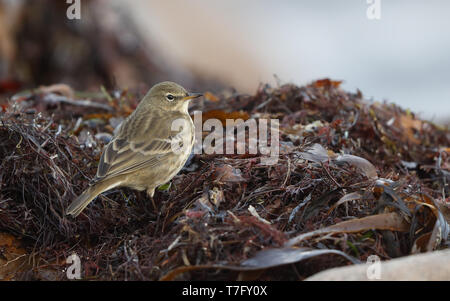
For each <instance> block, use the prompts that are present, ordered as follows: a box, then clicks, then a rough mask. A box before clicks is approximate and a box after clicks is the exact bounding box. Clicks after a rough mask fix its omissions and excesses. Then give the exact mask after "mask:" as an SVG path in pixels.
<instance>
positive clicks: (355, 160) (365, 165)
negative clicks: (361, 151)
mask: <svg viewBox="0 0 450 301" xmlns="http://www.w3.org/2000/svg"><path fill="white" fill-rule="evenodd" d="M336 161H337V162H346V163H349V164H351V165H353V166H355V167H356V168H358V169H359V170H360V171H361V172H362V173H363V174H364V175H365V176H366V177H367V178H369V179H371V180H376V179H378V174H377V169H376V168H375V166H373V164H372V163H370V162H369V161H367V160H366V159H364V158H361V157H358V156H353V155H347V154H345V155H339V156H338V157H337V158H336Z"/></svg>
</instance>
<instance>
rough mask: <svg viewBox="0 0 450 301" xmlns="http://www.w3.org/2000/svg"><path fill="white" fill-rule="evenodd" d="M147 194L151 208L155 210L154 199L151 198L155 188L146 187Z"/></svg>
mask: <svg viewBox="0 0 450 301" xmlns="http://www.w3.org/2000/svg"><path fill="white" fill-rule="evenodd" d="M147 194H148V197H149V198H150V200H152V205H153V209H154V210H155V211H156V205H155V199H154V198H153V196H154V195H155V188H149V189H147Z"/></svg>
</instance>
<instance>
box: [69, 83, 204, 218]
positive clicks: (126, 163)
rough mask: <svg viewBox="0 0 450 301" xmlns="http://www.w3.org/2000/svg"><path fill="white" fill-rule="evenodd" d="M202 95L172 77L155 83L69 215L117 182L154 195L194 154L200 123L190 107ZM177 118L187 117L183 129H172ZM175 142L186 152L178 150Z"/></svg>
mask: <svg viewBox="0 0 450 301" xmlns="http://www.w3.org/2000/svg"><path fill="white" fill-rule="evenodd" d="M169 94H170V95H171V96H173V98H174V99H173V100H170V99H169ZM198 96H200V95H199V94H198V95H197V94H195V95H189V94H188V93H187V92H186V90H185V89H184V88H183V87H181V86H179V85H177V84H175V83H172V82H163V83H160V84H157V85H155V86H153V87H152V88H151V89H150V91H149V92H148V93H147V95H146V96H145V97H144V98H143V99H142V101H141V102H140V103H139V105H138V107H137V108H136V110H135V111H134V112H133V113H132V114H131V115H130V116H129V117H128V118H127V119H125V120H124V122H123V123H122V125H121V126H120V129H119V131H118V132H117V134H116V135H115V136H114V137H113V139H112V140H111V141H110V142H109V143H108V145H107V146H106V147H105V149H104V151H103V154H102V156H101V159H100V162H99V165H98V169H97V175H96V176H95V178H94V179H93V182H92V184H91V186H90V187H89V188H88V189H87V190H86V191H85V192H83V193H82V194H81V195H80V196H79V197H78V198H77V199H76V200H75V201H73V203H72V204H70V206H69V207H68V208H67V211H66V212H67V214H70V215H73V216H74V217H76V216H78V215H79V214H80V213H81V211H83V209H84V208H86V206H87V205H88V204H89V203H90V202H91V201H92V200H93V199H94V198H95V197H96V196H97V195H99V194H101V193H102V192H104V191H106V190H109V189H112V188H114V187H120V186H126V187H130V188H133V189H136V190H146V191H147V193H148V195H149V196H150V197H153V194H154V191H155V188H156V187H158V186H159V185H162V184H164V183H167V182H168V181H169V180H170V179H172V178H173V177H174V176H175V175H176V174H177V173H178V172H179V171H180V169H181V168H182V167H183V166H184V164H185V162H186V160H187V159H188V157H189V154H190V153H191V150H192V146H193V144H194V124H193V122H192V119H191V117H190V116H189V113H188V110H187V108H188V104H189V100H190V99H192V98H195V97H198ZM174 120H179V121H182V122H183V124H184V126H183V128H178V127H174V128H173V129H172V123H173V121H174ZM173 146H178V147H182V150H183V151H182V152H181V153H180V152H179V151H175V152H174V149H173Z"/></svg>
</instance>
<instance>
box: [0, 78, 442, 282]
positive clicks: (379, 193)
mask: <svg viewBox="0 0 450 301" xmlns="http://www.w3.org/2000/svg"><path fill="white" fill-rule="evenodd" d="M339 84H340V83H339V82H335V81H331V80H328V79H324V80H319V81H316V82H313V83H312V84H310V85H308V86H305V87H296V86H294V85H290V84H287V85H283V86H280V87H276V88H271V87H269V86H261V87H260V88H259V89H258V91H257V93H256V94H255V95H254V96H248V95H233V94H229V95H225V94H224V95H220V96H217V95H213V94H211V93H207V94H206V97H205V100H204V101H203V102H202V103H198V104H195V105H194V106H195V107H194V108H193V109H197V110H201V111H202V112H203V121H205V120H206V119H208V118H217V119H219V120H223V121H224V120H225V119H227V118H233V119H235V118H242V119H248V118H256V119H258V118H276V119H279V120H280V141H279V143H280V156H279V158H278V162H277V163H276V164H275V165H263V164H261V162H260V159H261V156H260V155H252V154H242V155H214V154H213V155H206V154H200V155H198V154H197V155H193V156H192V157H191V159H190V160H189V161H188V163H187V165H186V166H185V168H184V169H183V170H182V172H181V173H180V174H179V175H177V176H176V177H175V178H174V179H173V180H172V182H171V185H164V186H163V187H160V189H159V190H158V191H157V192H156V194H155V198H154V202H151V201H149V199H148V197H147V196H146V194H145V193H143V192H142V193H141V192H136V191H134V190H130V189H126V188H124V189H114V190H111V191H109V192H106V193H104V194H103V195H101V196H100V197H99V198H97V199H96V200H95V201H94V202H93V203H92V204H91V205H89V207H88V208H87V209H86V210H85V211H84V212H83V214H81V215H80V216H79V217H78V218H77V219H72V218H70V217H67V216H65V212H64V210H65V208H66V207H67V205H68V204H69V203H70V202H71V201H72V200H73V198H74V197H75V196H77V195H78V194H79V193H81V192H82V191H83V189H85V188H86V186H87V185H88V182H89V180H90V179H91V178H92V177H93V176H94V175H95V172H96V166H97V162H98V159H99V156H100V154H101V150H102V147H103V146H104V145H105V143H107V141H108V140H109V139H110V138H111V135H112V134H113V131H114V128H116V127H117V125H118V124H119V123H120V121H121V120H122V119H123V118H124V117H125V116H127V115H128V114H129V113H130V112H131V111H132V110H133V109H134V108H135V106H136V104H137V101H138V99H139V98H138V97H137V96H135V95H132V94H131V93H130V92H127V91H122V92H115V93H112V95H110V94H108V93H107V92H106V91H104V93H103V94H102V96H101V97H100V98H99V99H89V100H83V101H80V100H74V98H75V97H74V95H73V91H71V89H70V88H69V87H66V86H53V87H47V88H41V89H39V90H37V91H35V92H33V93H30V94H25V95H22V96H17V97H14V98H13V99H12V100H11V101H10V102H9V104H8V105H3V106H2V109H1V111H0V159H1V165H0V234H1V233H3V235H9V236H8V237H10V238H11V237H13V238H14V239H15V240H16V241H17V242H20V248H21V250H22V252H21V255H20V260H19V259H18V258H19V257H17V255H16V257H14V256H12V255H11V254H8V248H7V247H6V248H4V249H3V250H4V252H3V254H0V255H1V257H2V258H3V259H2V260H4V261H5V262H9V261H13V260H14V262H15V264H16V269H14V271H12V272H10V273H9V274H8V275H7V276H5V278H7V279H67V278H66V274H65V273H63V272H61V270H62V269H63V268H65V267H66V266H67V264H66V258H68V257H69V256H70V255H71V254H73V253H75V254H77V255H78V256H79V257H80V259H81V263H82V267H83V274H82V277H83V278H84V279H101V280H120V279H122V280H157V279H166V280H168V279H196V280H201V279H210V280H211V279H216V280H221V279H237V278H238V279H262V280H280V279H287V280H296V279H304V278H305V277H307V276H310V275H312V274H314V273H317V272H319V271H322V270H325V269H328V268H331V267H336V266H341V265H347V264H351V263H352V262H353V263H357V262H361V261H365V260H366V259H367V258H368V257H369V256H370V255H377V256H379V257H380V258H382V259H389V258H393V257H399V256H405V255H408V254H411V253H416V252H425V251H432V250H435V249H439V248H446V247H448V243H447V242H446V240H447V238H448V235H449V220H450V214H449V211H450V204H449V198H448V195H449V192H450V191H449V187H448V184H447V183H448V181H449V179H450V148H449V147H450V131H449V130H448V129H444V128H440V127H438V126H436V125H434V124H432V123H430V122H426V121H423V120H420V119H417V118H416V117H415V116H414V114H412V113H410V112H407V111H405V110H402V109H401V108H399V107H397V106H395V105H392V104H386V103H383V104H381V103H377V102H369V101H366V100H364V99H363V96H362V94H361V93H360V92H359V91H358V93H348V92H346V91H343V90H342V89H340V88H339ZM93 111H95V112H96V113H95V114H93V113H92V112H93ZM191 111H192V110H191ZM206 134H207V133H204V135H206ZM2 237H4V236H1V235H0V245H2V243H3V246H6V245H7V244H6V243H5V242H4V241H3V242H2V241H1V239H2ZM9 245H11V243H10V244H9ZM14 248H15V249H14V250H17V244H14ZM16 253H17V252H16ZM274 270H276V273H274V272H273V271H274ZM268 271H270V272H268ZM0 275H1V273H0Z"/></svg>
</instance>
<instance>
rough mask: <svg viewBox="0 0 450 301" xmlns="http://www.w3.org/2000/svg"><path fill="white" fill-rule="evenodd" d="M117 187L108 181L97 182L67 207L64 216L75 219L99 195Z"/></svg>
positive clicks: (116, 184)
mask: <svg viewBox="0 0 450 301" xmlns="http://www.w3.org/2000/svg"><path fill="white" fill-rule="evenodd" d="M116 186H118V183H117V182H116V183H109V182H108V181H105V182H99V183H96V184H94V185H93V186H91V187H89V188H88V189H86V190H85V191H84V192H83V193H82V194H81V195H80V196H78V197H77V198H76V199H75V200H74V201H73V202H72V203H71V204H70V205H69V207H67V210H66V214H67V215H72V216H73V217H77V216H78V215H79V214H80V213H81V212H82V211H83V210H84V208H86V207H87V205H89V203H90V202H92V200H93V199H95V198H96V197H97V196H98V195H99V194H100V193H102V192H104V191H106V190H109V189H111V188H114V187H116Z"/></svg>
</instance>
